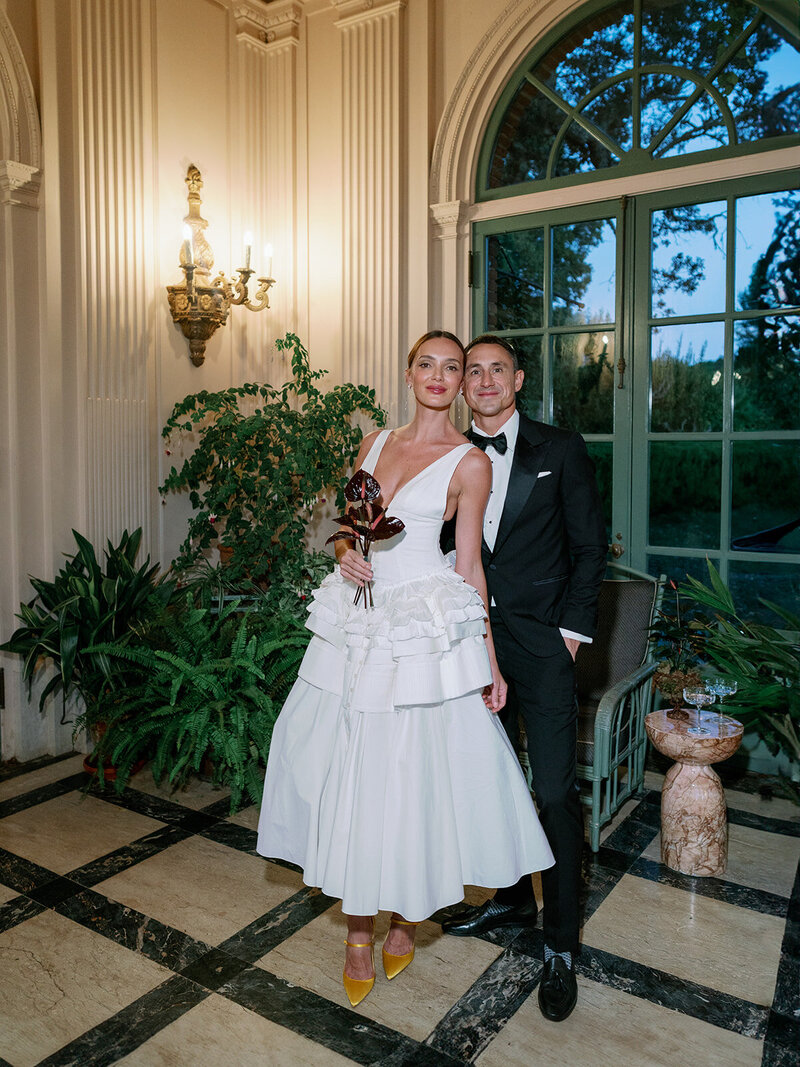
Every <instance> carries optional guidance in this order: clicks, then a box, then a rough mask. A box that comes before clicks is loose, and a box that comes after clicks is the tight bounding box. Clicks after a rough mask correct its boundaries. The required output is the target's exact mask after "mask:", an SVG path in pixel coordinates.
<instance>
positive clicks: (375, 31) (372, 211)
mask: <svg viewBox="0 0 800 1067" xmlns="http://www.w3.org/2000/svg"><path fill="white" fill-rule="evenodd" d="M332 3H333V4H334V6H335V7H336V10H337V16H338V17H337V21H336V25H337V27H338V29H339V30H340V33H341V41H342V150H343V174H342V178H343V211H342V226H343V233H342V246H343V264H342V266H343V270H342V327H343V328H342V371H343V374H344V377H345V379H347V380H350V381H354V382H358V383H360V382H368V383H369V384H370V385H372V386H373V387H374V388H375V390H376V393H377V396H378V399H379V401H380V403H382V404H383V405H384V406H385V407H386V408H388V410H389V413H390V416H391V418H392V419H397V418H398V416H399V414H400V387H401V382H402V373H401V366H400V364H401V360H400V351H399V348H400V308H401V307H402V306H403V293H402V292H401V285H402V282H401V256H402V235H401V225H402V219H403V206H402V204H401V197H400V182H401V172H402V161H401V143H402V133H403V131H402V113H401V82H402V79H403V75H402V67H401V17H402V13H403V9H404V7H405V2H404V0H386V2H381V0H375V2H374V3H372V2H365V0H332Z"/></svg>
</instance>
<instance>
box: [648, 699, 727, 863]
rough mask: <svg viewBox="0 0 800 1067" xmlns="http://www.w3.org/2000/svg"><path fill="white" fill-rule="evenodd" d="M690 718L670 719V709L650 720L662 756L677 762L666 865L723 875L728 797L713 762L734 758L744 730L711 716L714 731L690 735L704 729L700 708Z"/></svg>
mask: <svg viewBox="0 0 800 1067" xmlns="http://www.w3.org/2000/svg"><path fill="white" fill-rule="evenodd" d="M684 711H685V712H686V718H683V719H681V718H678V719H675V718H669V716H668V712H667V709H666V708H664V709H662V710H660V711H651V712H650V714H649V715H647V716H646V717H645V720H644V724H645V729H646V730H647V736H648V737H649V738H650V740H651V741H652V743H653V745H655V747H656V748H657V749H658V751H659V752H661V753H663V755H665V756H669V757H670V758H671V759H674V760H675V763H674V765H673V766H672V767H670V769H669V770H668V771H667V775H666V778H665V779H664V785H663V788H662V790H661V862H662V863H663V864H665V865H666V866H667V867H671V868H672V870H673V871H680V872H681V873H682V874H694V875H700V876H701V877H710V876H712V875H720V874H723V873H724V871H725V867H726V864H727V862H728V820H727V808H726V805H725V793H724V791H723V788H722V782H721V781H720V780H719V775H718V774H717V773H716V771H714V770H712V768H711V766H710V764H712V763H719V762H720V761H721V760H724V759H728V757H729V756H732V755H733V753H734V752H735V751H736V749H737V748H738V747H739V745H740V744H741V741H742V734H743V733H744V727H743V726H742V724H741V723H740V722H737V721H736V719H729V718H728V717H727V715H722V716H718V715H716V714H714V715H709V714H708V713H706V715H705V717H704V718H703V719H702V722H701V725H702V726H704V727H705V728H706V729H707V730H708V731H709V732H708V733H707V734H703V735H701V736H698V735H692V734H690V733H688V732H687V731H688V729H689V727H692V726H694V727H696V726H697V725H698V715H697V712H696V711H694V710H691V711H690V710H689V709H688V708H686V709H684Z"/></svg>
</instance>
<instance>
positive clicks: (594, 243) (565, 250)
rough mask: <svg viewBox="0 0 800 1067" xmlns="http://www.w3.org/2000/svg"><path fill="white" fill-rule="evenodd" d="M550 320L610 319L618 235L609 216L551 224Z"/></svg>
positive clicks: (566, 322) (562, 323) (561, 322)
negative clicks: (557, 224) (558, 224)
mask: <svg viewBox="0 0 800 1067" xmlns="http://www.w3.org/2000/svg"><path fill="white" fill-rule="evenodd" d="M552 235H553V237H552V240H553V268H552V269H553V275H552V279H553V280H552V285H551V292H550V296H551V302H552V312H551V321H552V322H553V323H554V324H555V325H556V326H566V325H569V324H570V323H578V322H587V323H589V322H613V321H614V307H615V299H616V267H617V239H616V234H615V232H614V226H613V223H612V221H611V220H610V219H596V220H593V221H592V222H576V223H572V224H571V225H569V226H554V227H553V229H552Z"/></svg>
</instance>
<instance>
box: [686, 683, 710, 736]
mask: <svg viewBox="0 0 800 1067" xmlns="http://www.w3.org/2000/svg"><path fill="white" fill-rule="evenodd" d="M683 699H684V700H685V701H686V703H687V704H691V705H692V706H693V707H694V708H695V710H696V711H697V723H698V725H697V726H690V727H688V729H687V730H686V732H687V734H691V735H692V736H693V737H701V736H702V735H703V734H709V733H711V731H710V730H707V729H706V728H705V726H702V725H701V721H702V720H701V716H700V709H701V708H704V707H706V706H707V705H709V704H713V703H714V694H713V693H710V692H709V691H708V689H707V688H706V687H705V686H703V685H693V686H690V687H688V688H686V689H684V691H683Z"/></svg>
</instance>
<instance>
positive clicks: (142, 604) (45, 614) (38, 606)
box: [0, 529, 174, 724]
mask: <svg viewBox="0 0 800 1067" xmlns="http://www.w3.org/2000/svg"><path fill="white" fill-rule="evenodd" d="M72 533H73V535H74V537H75V540H76V542H77V544H78V551H77V552H76V553H75V555H73V556H71V557H68V558H67V561H66V563H65V564H64V566H63V567H62V568H61V570H60V571H59V572H58V574H57V575H56V576H55V578H54V579H53V580H52V581H46V580H45V579H43V578H31V585H32V586H33V588H34V589H35V591H36V596H35V597H34V598H33V599H32V600H30V601H29V602H28V603H27V604H21V605H20V612H19V614H18V615H17V618H18V619H19V620H20V621H21V622H22V624H23V625H22V626H20V627H19V628H18V629H17V630H16V631H15V632H14V633H13V634H12V636H11V638H10V639H9V640H8V641H6V642H5V644H3V645H0V649H2V651H4V652H13V653H16V654H17V655H19V656H22V658H23V661H24V665H23V677H24V678H25V680H26V681H27V683H28V689H29V692H30V686H31V684H32V682H33V679H34V677H35V676H36V674H37V672H39V671H40V670H42V669H44V668H45V666H46V664H47V663H48V662H50V661H52V663H54V664H55V667H56V674H55V675H54V676H53V677H52V678H51V679H50V681H49V682H48V683H47V685H46V686H45V687H44V689H43V691H42V695H41V698H40V700H39V710H40V711H41V710H43V709H44V704H45V701H46V700H47V698H48V697H49V696H50V695H51V694H56V693H59V692H60V693H61V695H62V700H63V708H64V709H66V702H67V699H68V698H69V696H70V694H71V693H72V691H73V690H76V691H77V692H78V693H79V694H80V696H81V697H82V698H83V701H84V704H85V706H86V711H85V714H84V716H83V717H82V718H83V720H84V721H85V722H87V723H88V724H93V723H95V722H97V721H98V719H99V718H102V715H103V706H104V704H105V703H106V702H107V701H108V700H109V699H113V694H114V693H115V691H117V690H118V689H119V688H121V687H124V684H125V679H124V677H123V676H121V675H120V674H119V672H118V671H115V670H114V669H112V667H111V664H110V662H109V659H108V657H107V656H106V655H105V654H104V653H103V652H101V651H98V650H97V649H95V648H93V647H92V646H96V645H99V644H100V643H101V642H111V641H113V642H115V643H116V644H117V645H120V646H121V645H125V644H127V643H129V642H130V640H131V638H132V636H133V635H134V634H135V633H139V634H141V633H142V632H144V631H145V630H146V629H147V627H148V626H149V625H151V624H152V623H153V620H154V619H156V618H158V617H159V615H160V614H161V612H162V611H163V609H164V606H165V605H166V604H167V603H168V602H169V600H170V598H171V596H172V595H173V593H174V583H173V582H171V581H165V580H164V579H163V578H161V579H159V578H157V577H156V575H157V573H158V567H157V566H152V567H151V566H150V557H149V556H148V557H147V559H146V560H145V562H144V563H143V564H142V566H141V567H139V568H138V569H137V567H136V565H135V561H136V555H137V553H138V550H139V544H140V542H141V539H142V531H141V529H138V530H135V531H134V532H133V533H132V534H128V531H127V530H126V531H125V532H124V533H123V535H122V538H121V540H120V543H119V544H118V545H116V546H114V545H112V544H111V542H110V541H109V542H108V546H107V548H106V550H105V557H106V558H105V569H103V567H102V566H101V565H100V563H99V562H98V559H97V555H96V553H95V550H94V548H93V546H92V545H91V543H90V542H89V541H87V540H86V538H85V537H82V536H81V535H80V534H79V533H78V532H77V531H76V530H73V531H72ZM63 721H65V716H64V714H62V722H63Z"/></svg>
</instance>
